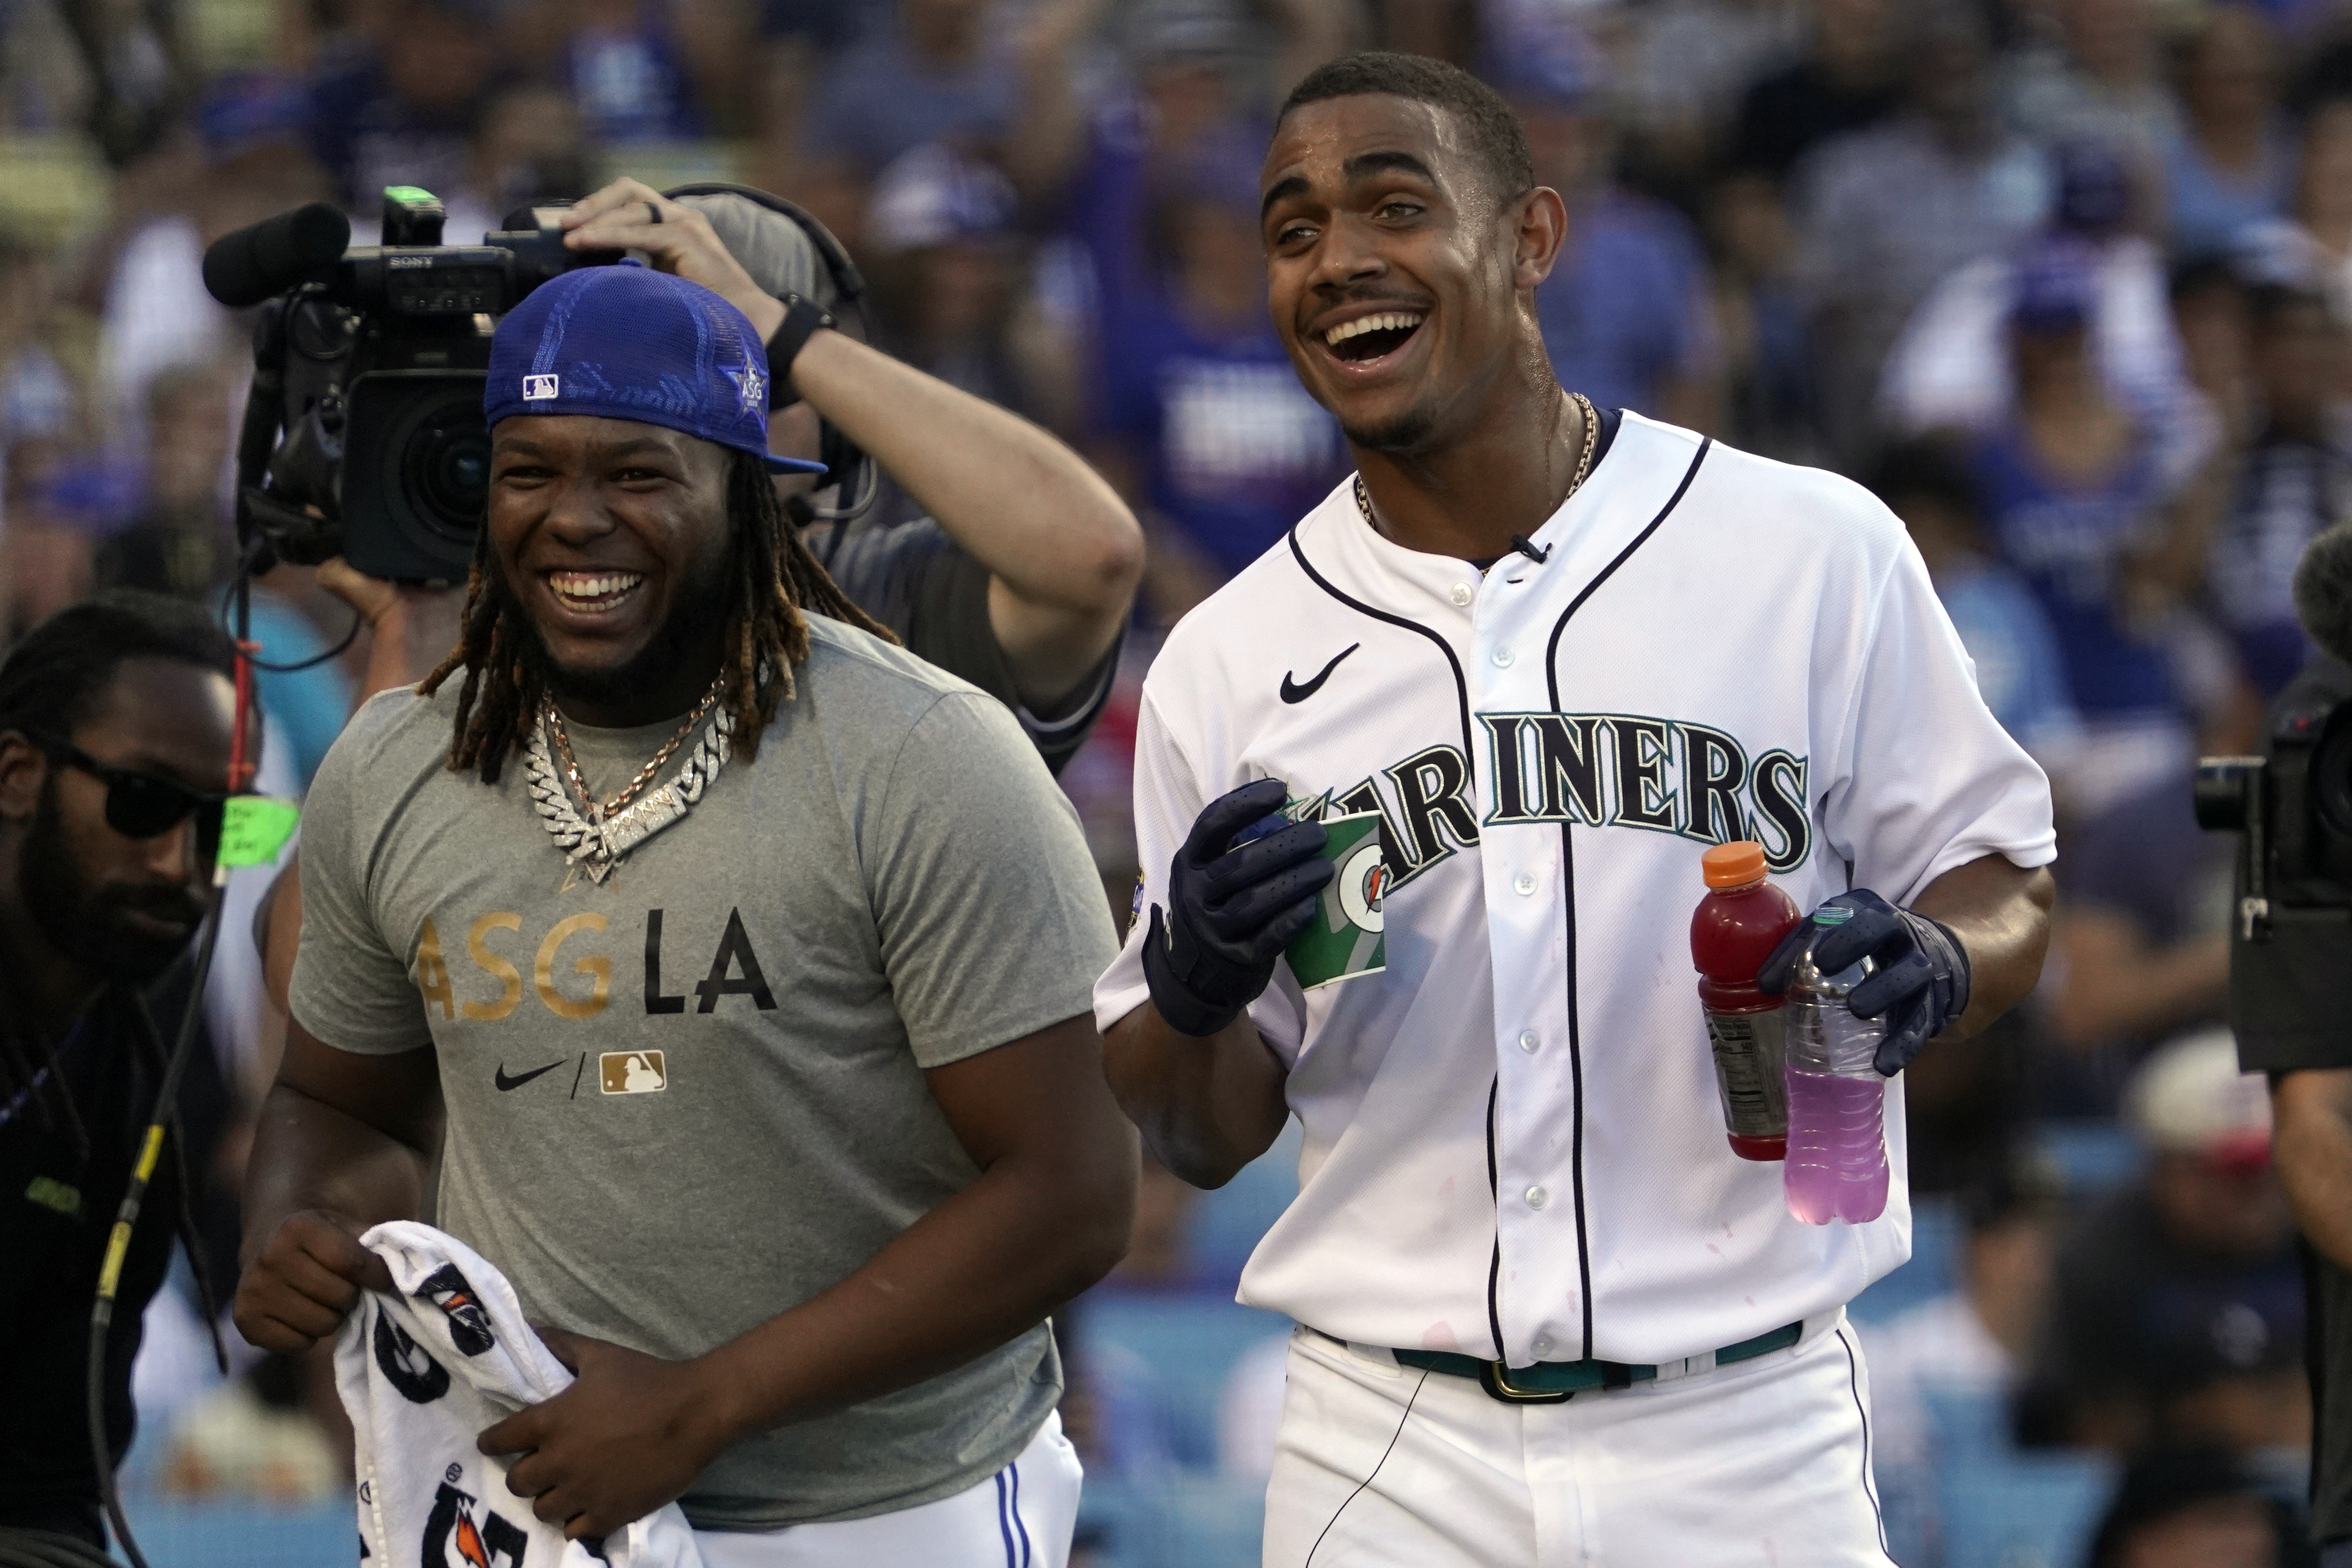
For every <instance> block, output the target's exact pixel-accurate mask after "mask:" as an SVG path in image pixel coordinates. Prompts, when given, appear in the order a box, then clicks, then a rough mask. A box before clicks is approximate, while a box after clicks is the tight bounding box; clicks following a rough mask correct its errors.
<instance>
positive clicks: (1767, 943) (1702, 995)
mask: <svg viewBox="0 0 2352 1568" xmlns="http://www.w3.org/2000/svg"><path fill="white" fill-rule="evenodd" d="M1699 871H1700V873H1701V875H1702V876H1704V877H1705V879H1706V887H1707V894H1706V897H1705V898H1702V899H1700V900H1699V902H1698V907H1697V908H1696V909H1695V910H1693V911H1692V912H1691V926H1690V943H1691V966H1692V967H1694V968H1696V970H1697V971H1698V972H1699V977H1700V978H1699V982H1698V1005H1699V1006H1700V1008H1702V1009H1705V1011H1706V1034H1707V1043H1708V1044H1709V1045H1711V1046H1712V1047H1713V1048H1714V1051H1715V1087H1716V1092H1717V1095H1718V1096H1719V1097H1720V1098H1721V1100H1722V1102H1723V1131H1724V1134H1725V1136H1727V1137H1728V1138H1729V1139H1730V1140H1731V1152H1732V1153H1733V1154H1735V1155H1738V1156H1739V1157H1740V1158H1741V1159H1743V1160H1777V1159H1779V1158H1780V1157H1781V1156H1782V1155H1784V1154H1786V1153H1787V1152H1788V1145H1789V1100H1788V1093H1787V1091H1786V1089H1785V1088H1784V1086H1783V1085H1784V1082H1785V1080H1784V1078H1783V1075H1782V1072H1781V1065H1780V1063H1781V1047H1780V1038H1781V1032H1782V1019H1783V1018H1784V1016H1785V1015H1786V1013H1787V1011H1788V1009H1787V1008H1786V1006H1785V1005H1783V1003H1782V1001H1781V998H1779V997H1771V996H1767V995H1765V994H1764V993H1763V992H1762V991H1760V990H1759V989H1758V988H1757V987H1756V971H1757V970H1758V969H1759V968H1760V967H1763V963H1764V960H1765V959H1767V958H1769V957H1770V956H1772V949H1773V948H1775V947H1777V946H1780V938H1781V937H1782V936H1786V935H1787V934H1788V933H1789V932H1790V930H1792V929H1794V927H1795V926H1796V925H1797V923H1798V922H1799V921H1801V920H1802V919H1803V918H1804V915H1802V914H1801V912H1800V911H1799V910H1798V908H1797V906H1796V904H1795V903H1794V902H1792V901H1791V900H1790V897H1789V895H1788V894H1785V893H1782V892H1781V891H1780V889H1779V888H1777V887H1774V886H1773V885H1772V884H1771V883H1769V882H1767V881H1765V880H1764V846H1763V845H1761V844H1759V843H1754V842H1749V841H1740V842H1738V843H1729V844H1717V845H1716V846H1715V848H1713V849H1711V850H1709V851H1707V852H1706V853H1705V854H1703V855H1701V856H1700V857H1699Z"/></svg>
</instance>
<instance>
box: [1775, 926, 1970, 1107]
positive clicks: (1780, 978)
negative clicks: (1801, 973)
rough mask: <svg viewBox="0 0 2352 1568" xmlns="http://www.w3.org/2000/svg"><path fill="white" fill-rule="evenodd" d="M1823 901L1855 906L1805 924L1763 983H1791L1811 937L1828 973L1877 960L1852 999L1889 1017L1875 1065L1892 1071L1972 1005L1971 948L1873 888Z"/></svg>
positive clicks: (1856, 1012) (1856, 1007)
mask: <svg viewBox="0 0 2352 1568" xmlns="http://www.w3.org/2000/svg"><path fill="white" fill-rule="evenodd" d="M1822 909H1844V910H1850V911H1852V915H1851V917H1850V918H1848V919H1847V920H1846V921H1845V922H1844V923H1843V924H1842V925H1818V924H1816V923H1815V922H1814V921H1812V920H1810V919H1809V920H1805V921H1803V922H1801V923H1800V924H1799V925H1798V926H1797V928H1796V929H1795V930H1793V931H1791V932H1790V933H1789V934H1788V935H1787V936H1783V937H1782V938H1780V946H1778V947H1775V948H1774V949H1772V956H1770V957H1769V958H1767V959H1765V960H1764V967H1762V968H1760V969H1759V970H1757V971H1756V988H1757V989H1758V990H1760V991H1763V992H1765V993H1766V994H1767V995H1769V996H1775V997H1777V996H1779V995H1780V993H1781V992H1783V991H1785V990H1787V989H1788V988H1789V983H1790V981H1791V980H1792V979H1794V978H1795V977H1796V973H1797V960H1798V959H1799V958H1800V957H1801V956H1803V954H1804V951H1805V944H1806V943H1808V942H1811V943H1812V945H1813V963H1814V965H1815V966H1816V967H1819V968H1820V970H1821V971H1822V974H1824V975H1833V974H1835V973H1837V971H1839V970H1840V969H1843V968H1845V967H1847V966H1849V965H1851V964H1853V963H1856V962H1858V961H1860V960H1861V959H1864V958H1869V959H1872V960H1874V962H1875V963H1876V964H1877V966H1878V968H1877V970H1876V972H1874V974H1872V975H1871V977H1869V978H1868V979H1866V980H1864V981H1863V982H1862V984H1860V985H1858V986H1856V987H1854V988H1853V992H1852V993H1851V994H1850V995H1848V996H1847V998H1846V999H1845V1000H1846V1006H1847V1007H1848V1008H1851V1009H1853V1016H1854V1017H1856V1018H1864V1019H1874V1018H1879V1017H1882V1016H1883V1017H1884V1018H1885V1019H1886V1038H1885V1040H1881V1041H1880V1042H1879V1046H1878V1055H1877V1057H1876V1059H1875V1062H1874V1065H1875V1066H1876V1067H1877V1069H1878V1071H1880V1073H1882V1074H1883V1075H1885V1077H1888V1078H1892V1077H1894V1076H1895V1074H1896V1073H1898V1072H1900V1071H1903V1070H1904V1069H1905V1068H1906V1067H1908V1066H1910V1065H1911V1062H1912V1059H1913V1058H1915V1057H1916V1056H1917V1055H1918V1054H1919V1052H1920V1051H1923V1050H1925V1049H1926V1048H1927V1042H1928V1041H1929V1040H1933V1039H1935V1038H1936V1036H1937V1035H1939V1034H1941V1033H1943V1032H1944V1030H1945V1029H1946V1028H1947V1027H1948V1025H1949V1024H1950V1023H1951V1021H1952V1020H1953V1019H1956V1018H1958V1017H1959V1016H1960V1015H1961V1014H1962V1013H1964V1012H1966V1011H1968V1009H1969V955H1968V952H1967V950H1966V949H1965V948H1963V947H1962V946H1960V940H1959V938H1958V937H1957V936H1953V935H1952V934H1951V932H1950V931H1949V930H1948V928H1946V927H1945V926H1944V925H1942V924H1941V923H1939V922H1937V921H1934V920H1930V919H1929V918H1928V917H1927V916H1926V915H1921V914H1919V913H1917V912H1916V911H1915V910H1909V909H1897V908H1896V907H1895V905H1893V904H1889V903H1887V902H1886V900H1885V899H1883V898H1881V897H1879V896H1878V894H1874V893H1873V892H1871V891H1870V890H1869V889H1868V888H1866V887H1857V888H1855V889H1853V891H1852V892H1850V893H1841V894H1838V895H1837V896H1836V897H1835V898H1832V899H1831V900H1830V901H1829V902H1828V903H1827V904H1823V905H1822ZM1814 913H1815V914H1817V915H1818V914H1819V913H1820V911H1818V910H1817V911H1815V912H1814Z"/></svg>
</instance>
